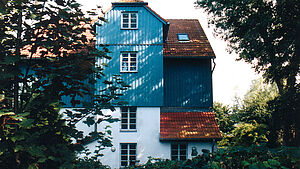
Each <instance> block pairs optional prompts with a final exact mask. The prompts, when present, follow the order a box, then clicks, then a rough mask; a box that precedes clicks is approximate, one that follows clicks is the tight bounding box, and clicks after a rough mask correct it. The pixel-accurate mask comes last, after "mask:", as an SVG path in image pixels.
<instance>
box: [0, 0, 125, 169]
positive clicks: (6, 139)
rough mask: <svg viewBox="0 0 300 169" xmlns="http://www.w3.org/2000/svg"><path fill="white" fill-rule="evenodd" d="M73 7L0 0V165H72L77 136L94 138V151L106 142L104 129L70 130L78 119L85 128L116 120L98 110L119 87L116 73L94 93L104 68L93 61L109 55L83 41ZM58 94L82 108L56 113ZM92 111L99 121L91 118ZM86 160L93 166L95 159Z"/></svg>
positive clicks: (83, 27) (49, 0) (84, 22)
mask: <svg viewBox="0 0 300 169" xmlns="http://www.w3.org/2000/svg"><path fill="white" fill-rule="evenodd" d="M79 7H80V5H79V4H78V3H77V2H76V1H75V0H54V1H53V0H22V1H21V0H8V1H7V3H6V4H5V6H4V7H3V6H1V10H0V41H1V44H0V124H1V126H0V168H1V169H6V168H9V169H10V168H40V169H42V168H74V167H75V165H76V164H77V162H78V160H77V154H76V153H77V152H81V151H83V150H84V149H85V148H84V145H83V144H82V143H83V142H84V141H86V140H88V139H89V138H93V140H98V143H99V145H98V149H99V150H101V149H103V147H105V146H110V145H111V143H110V139H111V138H110V137H109V136H107V135H106V133H105V132H91V133H89V134H88V135H83V131H79V130H78V129H77V128H76V127H75V126H76V124H78V123H79V122H82V121H85V123H86V124H87V125H89V126H90V125H94V124H99V123H100V122H102V121H108V122H114V121H116V119H113V118H112V117H111V116H110V115H103V114H102V112H101V109H102V108H109V109H111V110H113V109H114V105H120V104H121V103H122V102H121V100H120V99H119V97H120V96H121V94H120V93H121V91H122V90H125V89H126V88H127V86H126V85H125V84H124V82H123V81H122V79H121V78H120V76H118V75H116V76H114V77H113V79H112V81H111V82H110V85H108V86H107V88H106V89H103V91H102V93H101V95H94V91H95V89H94V84H95V82H96V80H101V78H102V77H103V76H104V75H103V72H102V71H103V69H104V66H102V65H96V64H95V61H96V59H97V58H107V59H109V57H108V56H107V55H106V54H107V49H106V48H105V47H104V48H103V50H102V51H99V50H98V49H96V48H95V46H94V45H91V44H93V43H94V40H93V38H90V37H89V36H90V35H91V36H95V32H94V31H93V26H92V25H91V19H90V18H87V17H85V14H84V13H83V12H82V11H81V10H80V8H79ZM90 14H92V15H96V13H93V12H90ZM63 97H68V98H70V103H71V104H72V106H73V107H75V106H78V107H82V108H80V109H76V110H73V111H68V110H66V111H65V112H60V109H61V108H62V107H63V106H64V103H62V102H61V100H62V98H63ZM80 97H88V98H91V100H92V101H91V102H82V101H81V99H79V98H80ZM97 115H100V116H101V117H103V118H102V119H101V120H99V121H95V120H94V117H95V116H97ZM87 142H88V141H87ZM97 151H98V150H97ZM98 152H99V151H98ZM97 155H99V156H100V155H101V154H100V153H97ZM88 161H89V160H88V159H86V160H85V161H84V162H83V161H80V160H79V162H80V163H85V162H88ZM91 162H92V163H95V165H100V163H98V162H97V158H96V157H95V158H94V159H93V160H92V161H91Z"/></svg>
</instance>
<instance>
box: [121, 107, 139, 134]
mask: <svg viewBox="0 0 300 169" xmlns="http://www.w3.org/2000/svg"><path fill="white" fill-rule="evenodd" d="M120 109H121V110H120V112H121V126H120V128H121V129H120V131H131V132H136V131H137V113H136V112H137V107H121V108H120ZM122 109H126V111H122ZM132 110H134V111H132ZM124 114H126V116H123V115H124ZM132 114H134V116H131V115H132ZM125 121H126V122H125ZM132 121H133V122H132ZM123 126H126V127H124V128H123ZM132 126H134V128H133V127H132Z"/></svg>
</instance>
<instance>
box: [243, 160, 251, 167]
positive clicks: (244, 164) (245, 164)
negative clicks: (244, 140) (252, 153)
mask: <svg viewBox="0 0 300 169" xmlns="http://www.w3.org/2000/svg"><path fill="white" fill-rule="evenodd" d="M249 165H250V163H249V162H248V161H242V166H243V167H248V166H249Z"/></svg>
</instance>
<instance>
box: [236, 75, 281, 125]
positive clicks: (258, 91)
mask: <svg viewBox="0 0 300 169" xmlns="http://www.w3.org/2000/svg"><path fill="white" fill-rule="evenodd" d="M277 96H278V89H277V87H276V85H275V84H274V83H273V84H264V82H263V80H262V79H257V80H254V81H253V82H252V85H251V86H250V90H249V91H248V92H247V93H246V94H245V96H244V98H243V101H242V105H240V106H239V107H240V109H239V110H238V111H239V112H238V116H239V119H240V121H242V122H246V123H252V121H253V120H254V121H256V122H257V123H259V124H269V123H270V120H271V113H272V111H270V110H269V109H268V102H269V101H271V100H274V99H275V97H277Z"/></svg>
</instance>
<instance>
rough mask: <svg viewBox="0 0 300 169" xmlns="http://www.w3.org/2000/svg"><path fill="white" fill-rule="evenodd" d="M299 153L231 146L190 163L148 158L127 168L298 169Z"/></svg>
mask: <svg viewBox="0 0 300 169" xmlns="http://www.w3.org/2000/svg"><path fill="white" fill-rule="evenodd" d="M299 159H300V149H299V148H288V147H282V148H280V149H269V148H267V147H265V146H264V145H252V146H250V147H242V146H233V147H230V148H227V149H219V150H218V151H217V152H215V153H203V154H202V155H199V156H197V157H195V158H193V159H192V160H186V161H170V160H162V159H153V158H150V159H149V160H148V162H147V163H146V164H144V165H141V166H135V167H129V168H149V169H150V168H155V169H178V168H182V169H197V168H199V169H218V168H219V169H221V168H245V169H252V168H258V169H267V168H278V169H279V168H281V169H287V168H295V169H296V168H299V167H300V161H299Z"/></svg>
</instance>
